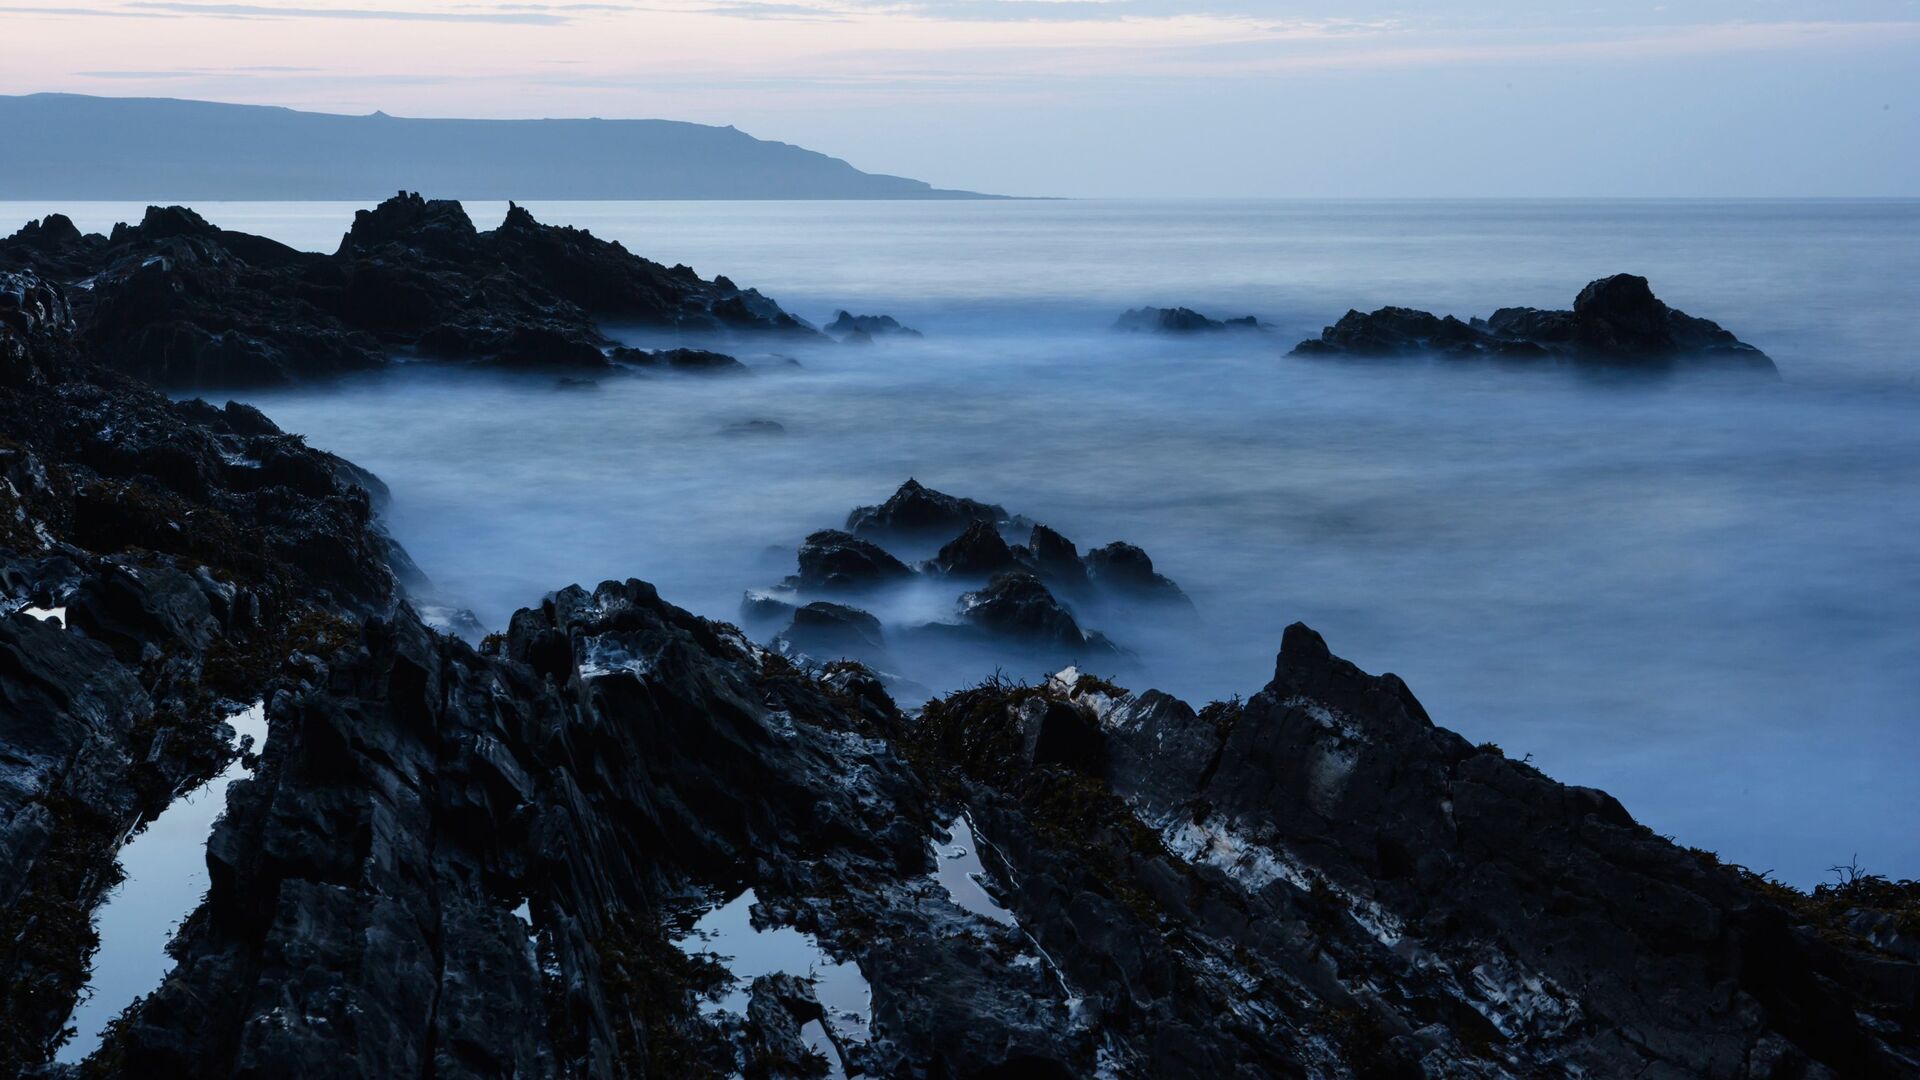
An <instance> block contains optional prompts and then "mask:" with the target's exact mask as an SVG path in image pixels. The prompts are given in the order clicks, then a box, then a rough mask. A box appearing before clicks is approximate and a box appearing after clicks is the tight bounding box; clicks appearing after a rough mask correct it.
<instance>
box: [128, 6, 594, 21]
mask: <svg viewBox="0 0 1920 1080" xmlns="http://www.w3.org/2000/svg"><path fill="white" fill-rule="evenodd" d="M127 7H128V8H130V9H139V10H142V11H164V12H170V13H173V14H177V15H213V16H224V17H227V18H240V19H367V20H380V21H387V22H451V23H508V24H514V25H519V26H560V25H563V24H565V23H568V22H571V21H572V20H571V19H569V18H568V17H567V16H565V15H556V14H554V13H552V12H533V11H498V10H493V11H470V12H458V11H404V10H389V9H378V8H300V7H267V6H265V5H262V4H203V3H187V2H184V0H171V2H169V0H138V2H136V3H131V4H128V5H127Z"/></svg>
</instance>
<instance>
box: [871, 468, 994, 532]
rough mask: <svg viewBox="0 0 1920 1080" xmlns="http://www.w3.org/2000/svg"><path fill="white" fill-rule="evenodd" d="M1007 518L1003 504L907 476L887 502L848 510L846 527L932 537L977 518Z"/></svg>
mask: <svg viewBox="0 0 1920 1080" xmlns="http://www.w3.org/2000/svg"><path fill="white" fill-rule="evenodd" d="M1006 520H1007V511H1006V509H1005V508H1004V507H1000V506H995V505H993V504H991V503H983V502H977V501H975V500H973V499H964V498H960V497H959V496H955V495H948V494H946V493H944V492H939V491H935V490H933V489H932V488H930V487H926V486H924V485H922V484H921V483H920V482H919V481H917V480H912V479H909V480H908V481H907V482H906V483H904V484H901V485H900V490H898V491H896V492H894V493H893V495H892V496H891V497H890V498H888V499H887V501H886V502H884V503H881V504H880V505H879V506H862V507H858V508H856V509H855V510H854V511H853V512H852V513H850V514H848V515H847V531H848V532H852V533H856V534H858V535H860V536H877V537H889V536H895V537H903V538H914V537H922V538H928V539H933V538H937V537H942V536H953V535H954V534H956V533H958V532H960V531H962V530H963V529H965V528H966V527H967V526H968V525H970V524H972V523H973V522H976V521H984V522H987V523H989V524H998V523H1000V522H1003V521H1006Z"/></svg>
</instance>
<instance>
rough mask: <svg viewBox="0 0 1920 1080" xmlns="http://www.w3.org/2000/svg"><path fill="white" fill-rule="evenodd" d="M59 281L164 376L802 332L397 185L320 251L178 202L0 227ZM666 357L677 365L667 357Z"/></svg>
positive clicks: (322, 371)
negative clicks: (648, 331) (666, 332)
mask: <svg viewBox="0 0 1920 1080" xmlns="http://www.w3.org/2000/svg"><path fill="white" fill-rule="evenodd" d="M7 267H15V268H22V269H29V270H33V271H35V272H36V273H37V274H39V275H40V276H41V277H42V278H44V279H47V280H49V281H53V282H57V283H63V284H66V285H69V286H84V287H74V288H69V291H68V292H69V296H70V297H72V298H73V300H74V302H75V304H76V307H77V310H76V312H75V315H76V318H77V319H78V322H79V327H80V332H81V337H82V339H83V341H84V343H85V347H86V348H87V349H88V351H89V354H90V355H91V356H93V357H95V358H96V359H97V360H99V361H100V362H102V363H105V364H107V365H109V366H112V367H115V368H118V369H119V370H122V371H126V372H129V373H132V374H135V375H139V376H140V377H142V378H145V379H148V380H150V381H152V382H155V383H158V384H160V385H163V386H168V387H175V388H193V387H201V386H216V385H217V386H247V385H262V384H270V383H283V382H289V381H295V380H301V379H310V378H320V377H326V376H331V375H337V374H341V373H344V372H350V371H359V370H369V369H374V368H379V367H382V366H384V365H386V364H387V363H388V362H389V357H390V355H391V354H392V353H394V352H404V353H410V354H415V355H419V356H423V357H427V358H430V359H450V360H468V361H480V362H485V363H490V364H496V365H503V366H513V367H538V368H543V369H552V368H571V369H589V370H590V369H596V368H604V367H606V366H607V365H608V359H607V356H606V353H607V350H608V349H609V348H610V347H611V346H612V345H613V343H612V342H611V341H610V340H608V339H607V338H606V337H605V336H604V335H603V334H602V332H601V330H600V323H601V322H603V321H606V322H619V323H622V324H625V325H638V326H646V327H657V328H663V329H673V330H677V331H701V332H721V331H729V332H755V333H762V334H767V333H771V334H784V335H794V336H811V335H812V334H813V331H811V330H808V329H807V328H806V327H805V325H804V324H802V323H801V322H800V321H798V320H796V319H794V318H793V317H792V316H790V315H788V314H787V313H785V312H784V311H781V310H780V308H779V305H777V304H775V303H774V302H773V301H771V300H769V299H767V298H766V297H764V296H761V295H760V294H759V293H758V292H755V291H754V290H752V289H744V290H743V289H740V288H739V287H737V286H735V285H734V284H733V283H732V282H731V281H728V280H727V279H726V278H724V277H716V278H714V279H713V280H712V281H707V280H704V279H702V278H701V277H699V275H697V274H695V273H694V272H693V271H692V270H690V269H688V268H687V267H684V266H675V267H671V268H669V267H665V266H662V265H660V264H658V263H655V262H650V261H648V260H646V259H643V258H641V257H639V256H637V255H634V254H632V253H631V252H629V251H627V250H626V248H624V247H622V246H621V245H620V244H618V243H610V242H608V241H605V240H601V239H598V238H596V237H594V236H593V235H592V234H591V233H588V232H586V231H584V230H581V229H573V228H565V227H557V226H549V225H542V224H540V223H539V222H537V221H535V220H534V219H533V216H532V215H531V214H529V213H527V211H526V210H525V209H523V208H520V207H512V208H511V209H510V210H509V211H508V213H507V216H506V219H505V220H504V221H503V222H502V223H501V225H500V227H499V228H497V229H494V230H492V231H490V232H481V231H479V230H477V229H476V228H475V227H474V225H473V222H472V221H471V220H470V219H468V217H467V215H466V212H465V210H463V209H462V208H461V206H460V204H459V203H457V202H451V201H445V200H428V199H423V198H421V197H420V196H418V195H410V194H406V193H402V194H400V195H397V196H395V197H394V198H391V199H388V200H387V201H385V202H383V203H381V204H380V205H379V206H378V207H375V208H374V209H372V210H363V211H360V212H359V213H358V214H357V215H356V216H355V218H354V223H353V227H352V229H351V230H350V231H349V232H348V233H347V234H346V236H345V238H344V239H342V241H341V243H340V248H339V250H338V251H337V252H335V253H334V254H332V255H318V254H314V253H310V252H303V251H296V250H294V249H292V248H289V247H286V246H285V245H282V244H279V243H276V242H274V241H272V240H268V239H265V238H264V237H258V236H250V235H248V234H246V233H238V232H229V231H227V230H224V229H220V228H218V227H216V226H213V225H211V224H208V223H207V222H206V221H205V220H203V219H202V218H201V217H200V216H199V215H198V214H195V213H194V212H193V211H191V210H188V209H185V208H183V207H177V206H176V207H165V208H162V207H152V208H149V209H148V211H147V214H146V216H145V218H143V219H142V221H141V222H140V224H138V225H119V226H116V227H115V228H114V230H113V233H112V234H111V235H110V236H99V235H83V234H82V233H81V232H80V231H79V230H78V229H76V228H74V226H73V223H72V222H71V221H69V220H68V219H66V218H64V217H62V216H60V215H53V216H51V217H48V218H46V219H45V220H43V221H39V222H32V223H29V224H28V225H27V226H26V227H25V228H23V229H22V230H20V231H19V232H18V233H15V234H14V235H13V236H11V237H8V238H6V239H4V240H0V268H7ZM665 362H666V363H668V364H671V365H673V366H686V365H683V364H681V363H679V362H678V361H676V360H675V359H674V358H673V357H671V356H668V357H667V358H666V359H665Z"/></svg>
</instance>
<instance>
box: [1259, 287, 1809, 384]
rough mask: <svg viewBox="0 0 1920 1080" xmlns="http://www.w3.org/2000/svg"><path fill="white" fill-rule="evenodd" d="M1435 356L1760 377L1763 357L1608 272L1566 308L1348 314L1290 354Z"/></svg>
mask: <svg viewBox="0 0 1920 1080" xmlns="http://www.w3.org/2000/svg"><path fill="white" fill-rule="evenodd" d="M1421 353H1432V354H1437V355H1440V356H1444V357H1448V358H1452V359H1461V358H1475V357H1480V358H1491V359H1501V360H1516V361H1537V360H1550V359H1564V360H1569V361H1574V362H1583V363H1602V364H1611V365H1628V366H1649V365H1653V366H1659V365H1670V364H1675V363H1685V362H1691V363H1709V364H1719V365H1725V366H1729V367H1736V368H1748V369H1754V370H1760V371H1766V372H1772V371H1773V370H1774V366H1773V361H1772V360H1771V359H1769V358H1768V357H1767V354H1766V353H1763V352H1761V351H1760V350H1759V349H1756V348H1754V347H1753V346H1752V345H1749V344H1747V343H1746V342H1744V341H1741V340H1740V339H1738V338H1736V337H1734V336H1733V335H1732V334H1731V333H1729V332H1728V331H1726V330H1723V329H1721V328H1720V326H1719V325H1718V324H1717V323H1713V322H1709V321H1708V320H1706V319H1697V318H1694V317H1693V316H1691V315H1688V314H1687V313H1686V312H1684V311H1679V310H1676V309H1674V308H1670V307H1668V306H1667V305H1666V304H1664V303H1662V302H1661V301H1660V300H1659V298H1657V297H1655V296H1654V295H1653V290H1652V289H1651V288H1650V287H1649V286H1648V285H1647V279H1646V278H1643V277H1635V276H1634V275H1632V274H1615V275H1613V276H1612V277H1605V278H1600V279H1599V280H1597V281H1593V282H1590V283H1589V284H1588V285H1587V287H1586V288H1584V289H1582V290H1580V295H1579V296H1576V297H1575V298H1574V301H1573V310H1572V311H1543V310H1541V309H1539V308H1526V307H1517V308H1501V309H1500V310H1498V311H1496V312H1494V313H1493V314H1492V315H1490V316H1488V317H1487V318H1484V319H1478V318H1476V319H1474V320H1472V321H1471V322H1461V321H1460V320H1459V319H1456V318H1454V317H1453V316H1451V315H1448V316H1445V317H1441V316H1436V315H1433V314H1431V313H1429V312H1425V311H1415V310H1414V309H1412V308H1402V307H1384V308H1381V309H1379V310H1378V311H1374V312H1372V313H1370V314H1363V313H1361V312H1358V311H1349V312H1347V313H1346V314H1345V315H1343V316H1341V318H1340V321H1339V322H1337V323H1334V324H1333V325H1332V326H1329V327H1327V328H1326V329H1325V330H1322V331H1321V332H1320V336H1319V337H1317V338H1312V339H1309V340H1307V341H1303V342H1301V343H1300V344H1299V345H1297V346H1295V347H1294V350H1293V355H1295V356H1358V357H1367V356H1372V357H1380V356H1411V355H1415V354H1421Z"/></svg>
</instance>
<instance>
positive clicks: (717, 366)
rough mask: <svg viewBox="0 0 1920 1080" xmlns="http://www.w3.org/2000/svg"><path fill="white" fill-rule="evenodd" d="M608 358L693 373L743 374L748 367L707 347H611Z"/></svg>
mask: <svg viewBox="0 0 1920 1080" xmlns="http://www.w3.org/2000/svg"><path fill="white" fill-rule="evenodd" d="M607 356H608V357H609V358H610V359H613V360H617V361H619V362H621V363H623V364H632V365H633V366H635V367H640V368H665V369H667V370H669V371H684V372H690V373H693V374H696V375H746V374H749V373H750V371H751V369H749V368H748V367H747V365H745V364H743V363H741V362H740V361H738V360H736V359H734V358H733V357H731V356H728V355H727V354H726V353H718V352H714V351H713V350H711V349H655V350H652V351H648V350H646V349H629V348H625V347H621V348H615V349H612V350H610V351H609V352H608V353H607Z"/></svg>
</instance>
